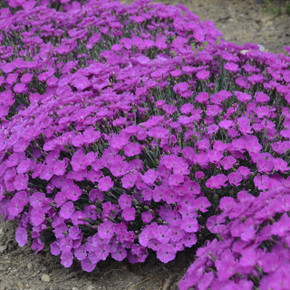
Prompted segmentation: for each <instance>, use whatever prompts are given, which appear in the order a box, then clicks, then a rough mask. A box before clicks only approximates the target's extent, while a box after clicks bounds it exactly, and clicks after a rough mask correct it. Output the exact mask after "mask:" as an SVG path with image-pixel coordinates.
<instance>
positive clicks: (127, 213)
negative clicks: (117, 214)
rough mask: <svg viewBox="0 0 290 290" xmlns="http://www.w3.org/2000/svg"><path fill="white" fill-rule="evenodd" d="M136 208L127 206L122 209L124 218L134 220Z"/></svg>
mask: <svg viewBox="0 0 290 290" xmlns="http://www.w3.org/2000/svg"><path fill="white" fill-rule="evenodd" d="M135 214H136V210H135V208H133V207H126V208H125V209H123V211H122V218H123V219H124V220H125V221H134V220H135Z"/></svg>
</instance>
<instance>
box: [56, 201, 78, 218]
mask: <svg viewBox="0 0 290 290" xmlns="http://www.w3.org/2000/svg"><path fill="white" fill-rule="evenodd" d="M74 211H75V207H74V204H73V202H72V201H68V202H66V203H64V204H63V205H62V207H61V208H60V211H59V215H60V217H62V218H64V219H69V218H70V217H71V215H72V214H73V213H74Z"/></svg>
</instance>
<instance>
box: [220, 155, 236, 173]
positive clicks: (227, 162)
mask: <svg viewBox="0 0 290 290" xmlns="http://www.w3.org/2000/svg"><path fill="white" fill-rule="evenodd" d="M236 161H237V160H236V158H234V157H233V156H227V157H224V158H223V159H222V160H221V161H220V164H221V166H223V168H224V169H225V170H229V169H231V168H233V166H234V165H235V163H236Z"/></svg>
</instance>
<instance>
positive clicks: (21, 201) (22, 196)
mask: <svg viewBox="0 0 290 290" xmlns="http://www.w3.org/2000/svg"><path fill="white" fill-rule="evenodd" d="M27 203H28V198H27V192H26V191H19V192H17V193H16V194H15V195H14V196H13V197H12V198H11V200H10V202H9V204H8V213H9V214H10V215H11V216H12V217H16V216H18V215H19V214H20V213H21V212H22V211H23V209H24V206H25V205H26V204H27Z"/></svg>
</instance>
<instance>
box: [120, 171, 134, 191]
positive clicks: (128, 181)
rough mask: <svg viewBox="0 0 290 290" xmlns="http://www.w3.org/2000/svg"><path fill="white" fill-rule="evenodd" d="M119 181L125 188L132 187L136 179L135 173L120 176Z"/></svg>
mask: <svg viewBox="0 0 290 290" xmlns="http://www.w3.org/2000/svg"><path fill="white" fill-rule="evenodd" d="M121 181H122V185H123V187H124V188H125V189H129V188H132V187H133V186H134V185H135V183H136V181H137V175H136V174H132V173H128V174H126V175H124V176H123V177H122V179H121Z"/></svg>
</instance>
